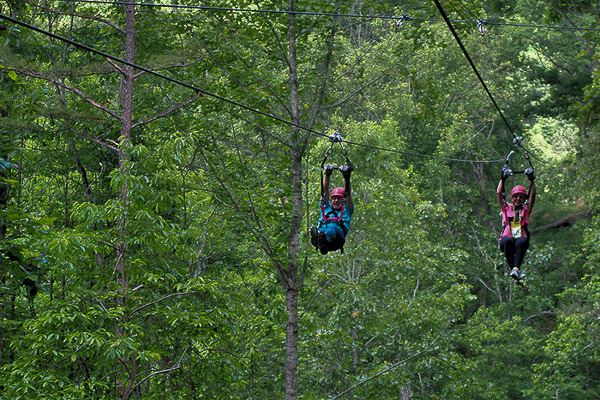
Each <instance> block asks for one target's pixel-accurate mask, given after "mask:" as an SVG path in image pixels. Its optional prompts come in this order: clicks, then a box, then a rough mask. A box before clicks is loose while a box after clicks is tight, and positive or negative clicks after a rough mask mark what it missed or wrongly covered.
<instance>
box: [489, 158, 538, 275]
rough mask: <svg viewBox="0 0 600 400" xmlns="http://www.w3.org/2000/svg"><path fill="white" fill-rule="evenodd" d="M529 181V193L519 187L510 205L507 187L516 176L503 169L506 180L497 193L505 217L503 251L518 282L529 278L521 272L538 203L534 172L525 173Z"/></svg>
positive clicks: (501, 182) (503, 223)
mask: <svg viewBox="0 0 600 400" xmlns="http://www.w3.org/2000/svg"><path fill="white" fill-rule="evenodd" d="M524 173H525V175H526V176H527V179H529V193H528V192H527V190H526V189H525V187H523V186H521V185H517V186H515V187H513V189H512V191H511V193H510V198H511V202H510V203H508V202H506V200H505V199H504V183H505V181H506V178H507V177H509V176H510V175H511V174H512V171H511V170H509V169H506V168H503V169H502V178H501V179H500V183H499V184H498V188H497V189H496V194H497V196H498V203H499V204H500V210H501V213H502V233H501V235H500V243H499V245H500V250H501V251H502V252H503V253H504V255H505V257H506V262H507V263H508V266H509V268H512V270H511V272H510V276H511V278H513V279H515V280H516V281H517V282H519V281H521V280H522V279H523V278H525V274H523V273H522V272H521V271H520V268H521V264H522V263H523V259H524V257H525V253H526V252H527V249H528V248H529V236H530V235H529V230H528V227H529V216H530V215H531V210H532V209H533V204H534V202H535V191H536V189H535V174H534V172H533V169H532V168H528V169H526V170H525V171H524Z"/></svg>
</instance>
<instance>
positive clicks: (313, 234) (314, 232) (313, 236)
mask: <svg viewBox="0 0 600 400" xmlns="http://www.w3.org/2000/svg"><path fill="white" fill-rule="evenodd" d="M318 238H319V230H318V229H317V227H316V226H311V227H310V243H311V244H312V245H313V246H315V247H316V248H317V249H318V248H319V243H318V242H317V240H318Z"/></svg>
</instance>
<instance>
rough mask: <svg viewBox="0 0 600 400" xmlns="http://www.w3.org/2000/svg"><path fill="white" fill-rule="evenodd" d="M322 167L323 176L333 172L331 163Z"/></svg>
mask: <svg viewBox="0 0 600 400" xmlns="http://www.w3.org/2000/svg"><path fill="white" fill-rule="evenodd" d="M323 169H324V170H325V176H331V174H333V165H331V164H326V165H325V166H324V167H323Z"/></svg>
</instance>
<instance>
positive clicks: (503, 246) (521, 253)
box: [500, 236, 529, 268]
mask: <svg viewBox="0 0 600 400" xmlns="http://www.w3.org/2000/svg"><path fill="white" fill-rule="evenodd" d="M528 248H529V238H528V237H520V238H518V239H513V238H512V237H510V236H503V237H502V239H500V250H502V251H503V252H504V255H505V256H506V262H507V263H508V266H509V267H510V268H514V267H516V268H520V267H521V264H522V263H523V258H524V257H525V253H526V252H527V249H528Z"/></svg>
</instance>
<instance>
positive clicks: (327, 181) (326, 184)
mask: <svg viewBox="0 0 600 400" xmlns="http://www.w3.org/2000/svg"><path fill="white" fill-rule="evenodd" d="M324 169H325V174H324V175H323V193H321V197H322V198H323V201H324V202H325V203H327V202H329V193H330V190H329V189H330V187H331V174H332V173H333V166H332V165H331V164H327V165H325V167H324Z"/></svg>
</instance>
